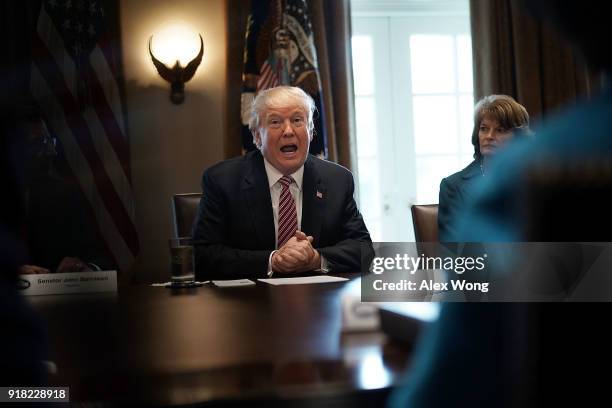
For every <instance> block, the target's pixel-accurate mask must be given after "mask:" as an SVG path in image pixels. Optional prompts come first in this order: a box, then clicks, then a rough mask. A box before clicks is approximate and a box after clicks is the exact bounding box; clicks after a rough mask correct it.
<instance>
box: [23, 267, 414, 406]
mask: <svg viewBox="0 0 612 408" xmlns="http://www.w3.org/2000/svg"><path fill="white" fill-rule="evenodd" d="M345 276H347V277H350V278H351V280H350V281H348V282H339V283H325V284H311V285H291V286H272V285H268V284H265V283H261V282H257V284H256V285H255V286H250V287H239V288H217V287H215V286H213V285H212V284H207V285H204V286H203V287H200V288H196V289H189V290H185V289H183V290H176V291H175V290H171V289H167V288H163V287H150V286H129V287H127V286H126V287H120V288H119V292H118V293H114V294H82V295H62V296H38V297H31V298H30V299H29V301H30V303H31V304H32V306H33V308H34V309H35V310H36V311H37V312H38V313H39V314H40V315H41V317H43V318H44V319H45V321H46V322H47V327H48V332H49V348H50V351H49V352H50V358H51V360H52V361H53V362H54V363H55V364H56V366H57V373H56V374H53V375H51V376H50V382H51V385H57V386H60V385H61V386H70V393H71V400H72V401H106V402H117V403H133V402H138V403H152V404H156V405H181V404H203V405H207V404H216V403H220V402H222V403H223V404H224V405H225V406H229V405H232V404H236V405H240V406H242V405H247V404H249V405H261V406H275V405H276V406H278V405H286V404H290V405H298V406H299V405H302V404H304V405H310V404H312V403H315V404H317V406H320V403H324V405H325V406H372V405H380V404H381V403H382V402H383V401H384V400H385V399H386V397H387V396H388V394H389V391H390V389H391V387H392V386H393V384H394V383H396V382H397V380H398V379H399V378H400V376H401V375H402V374H403V372H404V369H405V368H406V366H407V363H408V360H409V356H410V351H411V347H412V345H411V344H405V343H400V342H395V341H391V340H390V339H388V338H387V337H386V336H385V335H384V334H383V333H381V332H368V333H350V334H348V333H342V330H341V329H342V328H341V317H342V316H341V314H342V313H341V301H340V299H341V296H342V294H343V293H347V292H348V291H350V292H351V293H356V294H359V279H358V276H359V275H357V274H353V275H345Z"/></svg>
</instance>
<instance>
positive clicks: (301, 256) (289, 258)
mask: <svg viewBox="0 0 612 408" xmlns="http://www.w3.org/2000/svg"><path fill="white" fill-rule="evenodd" d="M313 239H314V238H313V237H312V236H307V235H306V234H304V233H303V232H302V231H296V233H295V236H293V237H291V239H289V241H287V242H286V243H285V245H283V246H282V247H280V248H279V249H278V251H276V252H275V253H274V255H272V261H271V264H272V270H273V271H274V272H280V273H299V272H306V271H311V270H314V269H319V268H320V267H321V255H320V254H319V252H318V251H317V250H316V249H314V248H313V246H312V241H313Z"/></svg>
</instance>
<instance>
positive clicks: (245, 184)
mask: <svg viewBox="0 0 612 408" xmlns="http://www.w3.org/2000/svg"><path fill="white" fill-rule="evenodd" d="M302 190H303V201H302V225H301V227H302V231H303V232H304V233H306V235H312V236H313V237H314V242H313V246H314V247H315V248H316V249H317V250H318V251H319V253H320V254H321V255H323V256H325V258H326V259H327V261H328V265H329V268H330V271H331V272H359V271H361V262H362V257H364V258H363V259H364V260H368V259H370V258H371V257H373V252H374V250H373V248H372V240H371V238H370V234H369V232H368V230H367V228H366V226H365V224H364V222H363V218H362V217H361V214H360V213H359V210H358V209H357V204H356V203H355V200H354V198H353V193H354V191H355V185H354V181H353V175H352V174H351V172H350V171H348V170H347V169H345V168H344V167H342V166H339V165H337V164H335V163H331V162H328V161H325V160H321V159H318V158H316V157H314V156H312V155H309V156H308V158H307V159H306V162H305V163H304V180H303V184H302ZM193 238H194V245H195V254H196V255H195V256H196V276H197V277H198V279H200V280H202V279H213V278H214V279H239V278H263V277H267V275H266V274H267V270H268V259H269V256H270V253H271V252H272V251H273V250H274V249H275V246H276V242H275V231H274V216H273V213H272V198H271V196H270V187H269V185H268V177H267V175H266V170H265V167H264V160H263V156H262V155H261V153H260V152H259V151H254V152H249V153H247V154H246V155H244V156H241V157H237V158H234V159H230V160H226V161H223V162H221V163H219V164H217V165H215V166H213V167H211V168H209V169H207V170H206V171H205V172H204V175H203V176H202V199H201V200H200V207H199V211H198V217H197V220H196V224H195V227H194V234H193ZM368 263H369V261H368Z"/></svg>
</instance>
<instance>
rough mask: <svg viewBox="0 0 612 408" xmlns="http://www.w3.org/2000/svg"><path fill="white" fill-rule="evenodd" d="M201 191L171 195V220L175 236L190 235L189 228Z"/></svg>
mask: <svg viewBox="0 0 612 408" xmlns="http://www.w3.org/2000/svg"><path fill="white" fill-rule="evenodd" d="M201 197H202V193H186V194H174V195H173V196H172V220H173V223H174V236H175V237H190V236H191V228H192V227H193V223H194V221H195V218H196V215H197V214H198V206H199V205H200V198H201Z"/></svg>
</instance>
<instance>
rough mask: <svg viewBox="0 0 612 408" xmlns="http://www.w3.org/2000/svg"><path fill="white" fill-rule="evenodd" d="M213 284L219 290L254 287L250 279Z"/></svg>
mask: <svg viewBox="0 0 612 408" xmlns="http://www.w3.org/2000/svg"><path fill="white" fill-rule="evenodd" d="M212 283H213V284H214V285H215V286H216V287H218V288H231V287H235V286H251V285H254V284H255V282H253V281H252V280H250V279H233V280H214V281H212Z"/></svg>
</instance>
